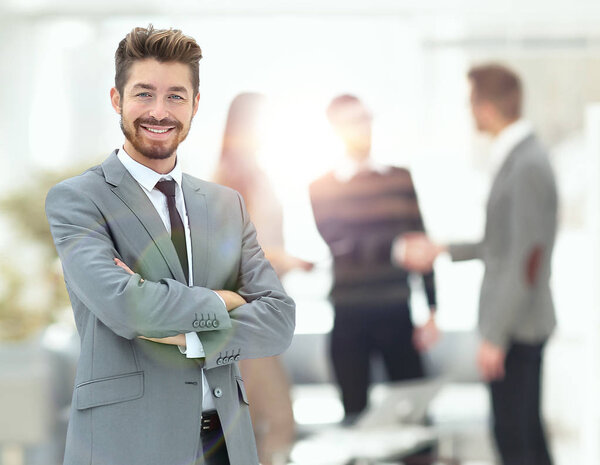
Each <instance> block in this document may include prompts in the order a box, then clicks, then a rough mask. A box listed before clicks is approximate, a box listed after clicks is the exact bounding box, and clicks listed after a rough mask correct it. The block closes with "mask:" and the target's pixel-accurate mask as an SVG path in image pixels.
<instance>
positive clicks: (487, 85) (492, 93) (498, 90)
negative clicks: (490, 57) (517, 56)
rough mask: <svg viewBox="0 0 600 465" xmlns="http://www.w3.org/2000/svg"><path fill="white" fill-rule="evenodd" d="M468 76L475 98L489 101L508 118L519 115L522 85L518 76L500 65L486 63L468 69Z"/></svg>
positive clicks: (511, 118)
mask: <svg viewBox="0 0 600 465" xmlns="http://www.w3.org/2000/svg"><path fill="white" fill-rule="evenodd" d="M468 78H469V80H470V81H471V83H472V84H473V90H474V91H475V94H476V96H477V98H479V99H481V100H486V101H488V102H491V103H492V104H493V105H494V106H495V107H496V108H497V109H498V111H499V112H500V114H501V115H502V116H503V117H504V118H506V119H509V120H514V119H518V118H519V117H520V116H521V104H522V93H523V91H522V86H521V80H520V79H519V76H517V74H516V73H515V72H513V71H511V70H510V69H508V68H506V67H505V66H502V65H497V64H487V65H480V66H475V67H473V68H471V69H470V71H469V73H468Z"/></svg>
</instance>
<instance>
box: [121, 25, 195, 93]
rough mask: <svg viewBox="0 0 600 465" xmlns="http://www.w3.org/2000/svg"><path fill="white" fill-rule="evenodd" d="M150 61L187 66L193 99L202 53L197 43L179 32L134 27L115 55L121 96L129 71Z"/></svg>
mask: <svg viewBox="0 0 600 465" xmlns="http://www.w3.org/2000/svg"><path fill="white" fill-rule="evenodd" d="M146 58H153V59H155V60H158V61H159V62H162V63H168V62H177V63H182V64H185V65H189V67H190V74H191V78H192V87H193V89H194V97H195V96H196V95H197V94H198V92H199V87H200V71H199V63H200V59H201V58H202V50H201V49H200V46H199V45H198V44H197V43H196V41H195V40H194V39H193V38H191V37H189V36H186V35H184V34H183V32H181V31H180V30H179V29H154V26H152V24H149V25H148V27H146V28H145V27H136V28H134V29H132V30H131V32H130V33H129V34H127V35H126V36H125V38H124V39H123V40H121V42H119V46H118V47H117V51H116V52H115V87H116V88H117V90H118V91H119V94H121V95H123V89H124V87H125V83H126V82H127V79H128V78H129V70H130V68H131V66H132V65H133V63H135V62H136V61H138V60H144V59H146Z"/></svg>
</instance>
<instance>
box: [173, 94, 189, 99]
mask: <svg viewBox="0 0 600 465" xmlns="http://www.w3.org/2000/svg"><path fill="white" fill-rule="evenodd" d="M169 98H170V99H172V100H185V99H184V98H183V97H182V96H181V95H177V94H172V95H170V96H169Z"/></svg>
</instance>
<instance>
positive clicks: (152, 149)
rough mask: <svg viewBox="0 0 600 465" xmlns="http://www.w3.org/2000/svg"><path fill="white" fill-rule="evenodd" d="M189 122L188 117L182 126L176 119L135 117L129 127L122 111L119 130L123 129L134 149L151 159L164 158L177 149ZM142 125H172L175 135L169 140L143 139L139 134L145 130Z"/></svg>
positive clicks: (187, 129)
mask: <svg viewBox="0 0 600 465" xmlns="http://www.w3.org/2000/svg"><path fill="white" fill-rule="evenodd" d="M191 123H192V120H191V119H190V122H189V124H188V126H187V127H184V126H183V124H182V123H181V121H178V120H176V119H170V118H165V119H162V120H160V121H158V120H157V119H155V118H137V119H136V120H134V121H133V124H132V125H131V126H133V127H131V126H129V125H127V124H125V122H124V121H123V114H122V113H121V121H120V125H121V131H123V134H124V135H125V138H126V139H127V140H128V141H129V142H130V143H131V145H133V148H134V149H135V150H137V151H138V152H139V153H141V154H142V155H143V156H145V157H146V158H149V159H151V160H165V159H167V158H169V157H171V156H172V155H173V154H174V153H175V151H176V150H177V147H179V144H181V142H183V141H184V140H185V138H186V137H187V135H188V133H189V131H190V126H191ZM142 125H149V126H164V127H172V128H173V129H171V131H175V132H176V136H177V137H175V138H174V140H172V141H171V142H168V141H165V142H159V141H148V140H145V139H144V137H143V136H142V135H141V131H145V129H142V128H141V126H142Z"/></svg>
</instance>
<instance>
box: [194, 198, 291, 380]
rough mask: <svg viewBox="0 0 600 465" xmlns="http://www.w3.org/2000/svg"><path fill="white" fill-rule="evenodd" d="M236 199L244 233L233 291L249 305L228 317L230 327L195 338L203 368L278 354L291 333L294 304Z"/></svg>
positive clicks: (285, 344)
mask: <svg viewBox="0 0 600 465" xmlns="http://www.w3.org/2000/svg"><path fill="white" fill-rule="evenodd" d="M237 196H238V201H239V211H240V214H241V215H242V221H243V233H242V252H241V263H240V270H239V275H238V282H237V288H236V289H235V291H236V292H237V293H239V294H240V295H241V296H242V297H244V299H246V301H247V302H248V303H247V304H246V305H242V306H241V307H238V308H236V309H235V310H233V311H231V312H230V313H229V316H230V321H231V327H229V328H224V329H221V328H220V330H219V331H212V332H202V333H199V334H198V336H199V337H200V340H201V341H202V345H203V346H204V351H205V352H206V359H205V367H206V368H212V367H214V366H216V365H220V364H222V363H227V361H228V360H229V361H231V359H233V358H234V357H235V356H237V355H239V357H236V360H239V359H244V358H259V357H269V356H273V355H277V354H280V353H281V352H283V351H284V350H285V349H286V348H287V347H288V346H289V345H290V343H291V340H292V336H293V333H294V327H295V304H294V301H293V300H292V299H291V298H290V297H289V296H288V295H287V294H286V293H285V292H284V290H283V288H282V286H281V283H280V281H279V278H278V277H277V275H276V274H275V271H274V270H273V268H272V267H271V265H270V264H269V262H268V261H267V260H266V259H265V256H264V253H263V251H262V249H261V247H260V245H259V244H258V241H257V239H256V229H255V227H254V225H253V224H252V222H251V221H250V218H249V216H248V213H247V211H246V207H245V205H244V201H243V199H242V196H241V195H240V194H237ZM223 360H224V361H223Z"/></svg>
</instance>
